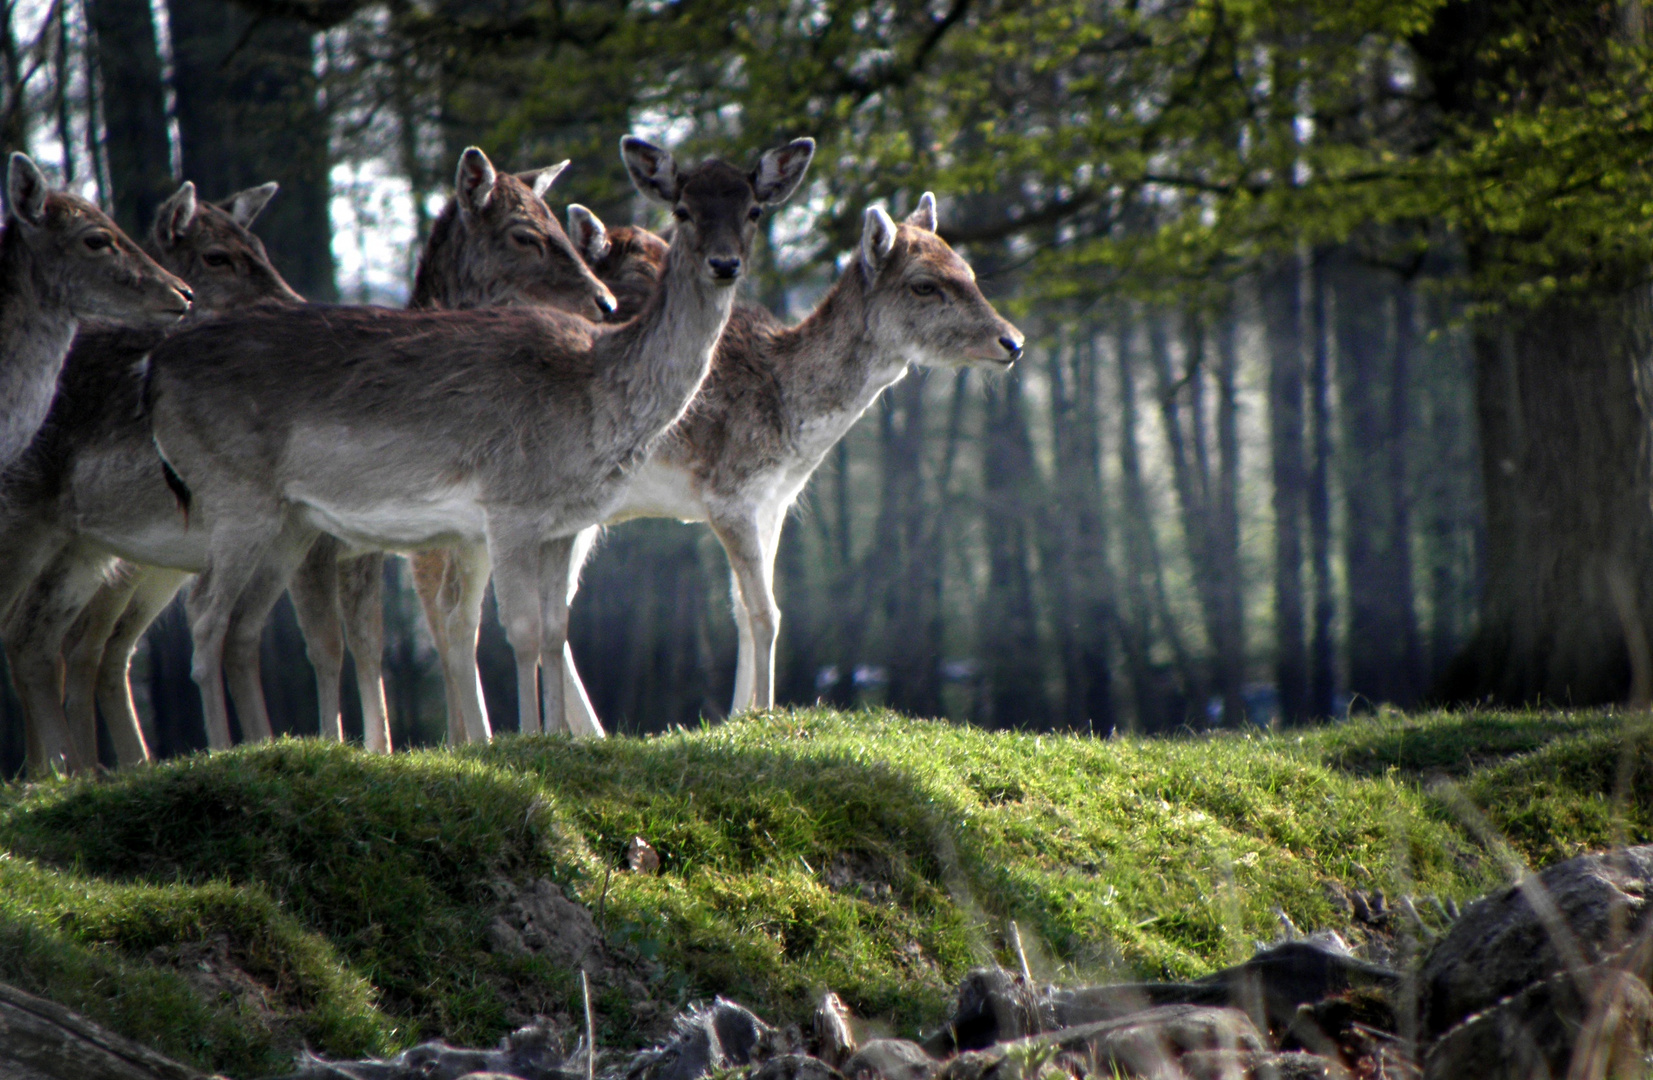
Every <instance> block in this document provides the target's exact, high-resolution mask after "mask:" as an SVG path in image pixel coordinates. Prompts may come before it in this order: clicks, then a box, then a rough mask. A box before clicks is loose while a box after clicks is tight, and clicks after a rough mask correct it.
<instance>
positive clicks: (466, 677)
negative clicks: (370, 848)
mask: <svg viewBox="0 0 1653 1080" xmlns="http://www.w3.org/2000/svg"><path fill="white" fill-rule="evenodd" d="M568 236H569V238H570V239H571V240H573V241H574V245H575V247H576V248H578V250H579V251H580V254H581V255H582V256H583V257H584V258H585V260H586V262H587V263H588V264H589V265H590V267H591V271H592V273H594V274H596V275H597V277H598V279H599V280H600V281H602V282H603V284H605V285H607V286H608V287H609V289H610V290H611V291H612V292H613V293H614V297H615V300H616V302H617V304H618V307H616V309H615V310H614V312H613V313H612V314H611V315H610V316H609V318H610V321H614V322H624V321H626V320H627V319H631V318H633V317H634V316H636V315H637V313H638V312H640V311H642V310H643V305H644V304H646V303H647V302H648V299H649V297H651V296H653V295H654V290H655V288H656V287H657V286H658V285H659V283H660V273H661V271H662V270H663V269H665V266H666V254H667V252H668V251H669V250H670V249H669V247H668V245H667V244H666V241H664V240H662V239H661V238H660V237H658V236H656V235H655V234H654V233H652V232H649V231H648V230H647V229H642V228H638V227H636V226H632V225H621V226H619V227H618V228H615V229H613V230H609V229H606V228H605V227H604V226H603V223H602V221H601V220H600V219H598V217H597V215H595V214H593V213H592V212H591V211H590V210H588V209H586V208H585V207H583V206H581V205H579V204H578V203H575V204H572V205H570V206H569V208H568ZM740 306H741V305H738V304H737V305H736V310H737V311H738V310H739V309H740ZM581 535H582V536H585V534H581ZM584 542H585V543H586V545H587V546H589V545H590V542H591V538H590V537H585V540H584ZM409 561H410V562H411V563H412V565H413V582H414V588H415V590H416V591H417V592H418V594H419V602H420V605H421V606H422V607H423V609H424V613H425V624H426V626H427V627H429V629H430V634H431V640H432V641H433V643H434V644H435V646H436V653H437V656H438V657H440V658H441V662H442V684H443V688H444V690H445V692H446V695H447V706H448V742H449V743H450V744H451V745H454V746H457V745H460V744H461V743H464V742H466V741H468V736H467V728H470V729H473V730H474V729H480V730H481V732H482V733H483V737H484V738H487V737H488V735H489V734H491V731H492V728H491V726H490V724H489V721H488V706H487V703H486V702H485V701H484V700H483V697H482V688H481V684H480V678H481V674H480V672H479V671H478V670H477V667H476V640H477V631H478V630H479V629H480V623H481V618H482V596H483V590H484V589H485V588H486V587H487V584H488V579H487V568H486V566H485V565H481V564H479V563H475V562H472V563H467V562H465V561H464V560H463V558H462V557H461V554H460V553H458V552H455V551H453V550H452V549H446V548H436V549H427V550H424V551H415V552H413V554H412V555H411V556H410V559H409ZM584 561H585V555H584V553H583V552H581V551H579V550H578V549H577V548H576V551H575V554H574V556H573V562H574V565H575V566H576V567H578V566H579V565H580V564H581V563H583V562H584ZM569 598H570V600H572V598H573V596H572V593H571V594H570V597H569ZM450 642H452V643H453V644H451V645H450ZM563 668H564V672H565V678H564V680H563V692H564V694H565V695H566V696H565V699H564V700H565V703H566V710H567V714H568V716H569V717H570V719H571V720H572V721H573V727H572V730H573V731H574V732H575V733H576V734H581V735H597V736H601V735H603V734H604V732H603V728H602V725H601V724H600V723H598V722H597V720H596V712H595V710H593V709H592V707H591V702H590V700H589V699H588V698H587V697H586V696H585V687H584V686H582V685H580V682H579V679H578V677H577V676H575V675H574V674H573V672H574V657H573V654H572V653H571V652H570V653H567V654H566V655H565V658H564V664H563ZM467 717H470V718H473V719H471V720H470V721H469V723H467V719H466V718H467ZM476 717H480V718H481V719H480V722H478V721H477V720H476V719H474V718H476Z"/></svg>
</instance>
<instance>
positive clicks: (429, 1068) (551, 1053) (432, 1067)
mask: <svg viewBox="0 0 1653 1080" xmlns="http://www.w3.org/2000/svg"><path fill="white" fill-rule="evenodd" d="M566 1064H567V1061H566V1058H565V1057H564V1055H563V1053H562V1048H561V1046H560V1045H558V1044H557V1040H556V1037H555V1035H554V1033H553V1032H552V1031H551V1029H550V1028H549V1027H548V1026H547V1025H545V1024H543V1023H534V1024H529V1025H528V1026H526V1027H524V1028H521V1029H519V1030H517V1031H515V1032H512V1033H511V1034H510V1035H507V1036H506V1037H505V1038H504V1039H502V1040H500V1044H499V1046H498V1047H497V1048H495V1049H493V1050H467V1049H464V1048H462V1047H457V1046H449V1045H448V1044H447V1043H445V1042H440V1041H433V1042H427V1043H420V1044H419V1045H418V1046H414V1047H410V1048H409V1049H407V1050H404V1051H403V1052H402V1053H400V1054H398V1055H396V1056H395V1057H393V1058H388V1059H385V1060H382V1061H372V1060H369V1061H327V1060H324V1059H322V1058H319V1057H316V1056H315V1055H313V1054H310V1053H308V1052H305V1053H302V1054H300V1056H299V1061H298V1068H297V1069H296V1070H295V1071H293V1072H292V1073H290V1074H288V1075H287V1076H286V1077H283V1078H281V1080H461V1078H474V1077H477V1076H506V1077H510V1078H511V1080H584V1077H585V1074H584V1073H575V1072H571V1071H568V1070H567V1069H565V1068H564V1067H563V1066H564V1065H566Z"/></svg>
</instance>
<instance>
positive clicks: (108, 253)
mask: <svg viewBox="0 0 1653 1080" xmlns="http://www.w3.org/2000/svg"><path fill="white" fill-rule="evenodd" d="M188 310H189V288H188V286H186V285H185V284H184V283H183V282H182V281H180V280H178V279H177V278H176V277H174V276H173V275H171V274H169V273H167V272H166V271H165V270H162V269H161V268H160V267H159V266H156V265H155V263H154V261H153V260H151V259H150V258H149V256H147V255H145V254H144V253H143V252H142V251H140V250H139V249H138V245H136V244H134V243H133V242H132V241H131V240H130V239H129V238H128V237H127V235H126V234H125V233H123V232H121V230H120V228H119V227H118V226H117V225H116V224H115V223H114V222H113V221H111V220H109V218H108V217H107V216H105V215H104V213H103V212H102V211H101V210H99V209H98V208H97V207H95V206H93V205H92V204H91V203H89V202H87V201H86V200H85V199H82V198H80V197H78V196H76V195H71V194H69V193H68V192H65V191H53V190H51V187H50V186H49V185H48V184H47V183H46V178H45V177H44V176H43V175H42V174H41V172H40V170H39V169H38V168H37V167H36V166H35V164H34V162H33V161H31V160H29V158H28V157H27V156H25V155H23V154H13V155H12V156H11V160H10V162H9V164H8V166H7V171H6V223H5V229H4V231H3V232H0V469H4V468H6V467H7V466H8V465H10V464H11V463H12V462H13V461H15V460H16V459H17V456H18V455H19V454H21V453H22V452H23V451H24V449H25V448H27V446H28V445H29V440H30V439H32V438H33V437H34V433H35V432H36V431H37V430H39V428H40V425H41V423H42V422H43V421H44V420H45V419H46V413H47V410H48V409H49V408H50V407H51V401H52V394H53V391H54V389H55V387H56V385H57V375H58V372H59V371H60V370H61V369H62V366H63V360H64V357H66V356H67V355H68V352H69V345H70V343H71V342H72V341H73V340H74V336H75V330H76V328H77V326H78V324H79V322H80V320H81V319H86V318H94V317H98V318H107V319H117V320H122V321H127V322H135V323H143V324H165V323H170V322H175V321H177V320H178V319H179V318H181V317H182V316H183V315H184V313H185V312H186V311H188Z"/></svg>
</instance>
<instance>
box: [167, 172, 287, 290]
mask: <svg viewBox="0 0 1653 1080" xmlns="http://www.w3.org/2000/svg"><path fill="white" fill-rule="evenodd" d="M277 187H278V185H276V184H275V183H273V182H272V183H268V184H260V185H259V186H258V187H254V188H248V189H247V190H246V191H242V192H238V193H237V194H235V195H232V196H230V197H229V198H228V199H225V200H224V201H223V202H221V203H219V204H217V205H216V206H215V205H213V204H212V203H209V202H202V201H200V200H198V199H197V198H196V197H195V185H194V184H193V183H190V182H188V181H185V182H184V186H183V187H181V188H179V189H178V191H177V193H176V194H174V195H173V196H172V197H171V198H169V199H168V200H167V201H166V202H164V203H162V204H161V207H160V209H159V210H158V211H157V212H156V214H155V227H154V228H153V229H152V230H150V235H149V240H150V247H151V249H152V250H153V251H154V252H155V253H156V256H157V259H158V261H159V262H160V264H161V265H162V266H164V267H166V269H168V270H170V271H171V272H172V273H174V274H177V275H178V276H179V277H181V278H183V279H184V280H185V281H187V282H189V283H190V287H191V288H192V289H194V290H195V302H196V303H197V304H199V305H200V306H201V307H204V308H206V309H208V310H211V311H219V310H223V309H227V308H232V307H241V306H244V305H246V304H251V303H256V302H257V301H260V300H282V301H286V302H288V303H293V304H302V303H303V302H304V297H302V296H300V295H299V294H298V293H296V292H294V291H293V288H292V286H290V285H288V284H287V282H286V281H285V280H284V279H283V278H282V276H281V274H280V272H279V271H277V270H276V268H275V267H274V266H272V265H271V264H270V256H269V255H268V254H267V253H266V252H265V250H264V245H263V243H262V242H260V241H259V239H258V237H256V236H254V235H253V234H252V233H251V232H250V231H249V226H251V225H252V223H253V219H254V218H256V217H257V216H258V214H259V211H261V210H263V209H264V206H265V204H266V203H268V202H269V201H270V198H271V196H273V195H274V194H275V193H276V190H277Z"/></svg>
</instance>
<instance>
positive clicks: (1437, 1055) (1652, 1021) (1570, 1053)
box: [1423, 965, 1653, 1080]
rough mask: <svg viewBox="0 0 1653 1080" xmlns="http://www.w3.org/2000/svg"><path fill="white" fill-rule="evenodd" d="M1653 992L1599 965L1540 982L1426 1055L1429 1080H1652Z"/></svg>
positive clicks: (1440, 1041)
mask: <svg viewBox="0 0 1653 1080" xmlns="http://www.w3.org/2000/svg"><path fill="white" fill-rule="evenodd" d="M1649 1051H1653V994H1650V993H1649V992H1648V989H1647V986H1646V985H1645V984H1644V983H1643V982H1642V980H1641V979H1639V978H1637V977H1636V976H1635V975H1633V974H1631V973H1629V972H1626V971H1623V970H1621V969H1618V968H1614V967H1611V966H1604V965H1597V966H1595V967H1592V968H1589V969H1586V970H1585V971H1581V972H1579V973H1578V974H1577V976H1576V977H1575V976H1574V975H1572V974H1569V973H1560V974H1557V975H1553V976H1551V977H1550V978H1548V979H1545V980H1543V981H1541V982H1536V983H1533V984H1532V985H1530V986H1528V987H1526V988H1525V989H1524V990H1522V991H1521V992H1520V993H1517V994H1514V995H1512V996H1511V997H1508V998H1506V999H1504V1000H1503V1001H1500V1002H1498V1003H1496V1004H1494V1005H1492V1006H1491V1007H1490V1008H1487V1009H1485V1010H1484V1011H1482V1012H1479V1013H1476V1014H1475V1015H1473V1016H1471V1017H1470V1018H1469V1019H1467V1020H1465V1021H1464V1022H1463V1023H1461V1024H1459V1025H1457V1026H1456V1027H1454V1028H1452V1029H1451V1030H1449V1031H1447V1032H1446V1033H1445V1034H1443V1035H1442V1036H1441V1037H1440V1038H1438V1039H1436V1040H1435V1042H1434V1043H1433V1044H1432V1045H1431V1046H1430V1047H1429V1051H1428V1053H1427V1054H1426V1055H1425V1057H1424V1062H1423V1075H1424V1078H1425V1080H1457V1078H1459V1077H1470V1076H1473V1077H1475V1078H1476V1080H1530V1078H1533V1077H1568V1078H1569V1080H1621V1078H1622V1080H1644V1078H1645V1077H1646V1076H1647V1055H1648V1053H1649Z"/></svg>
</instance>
